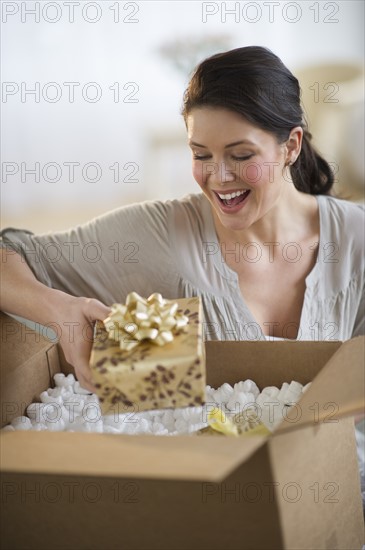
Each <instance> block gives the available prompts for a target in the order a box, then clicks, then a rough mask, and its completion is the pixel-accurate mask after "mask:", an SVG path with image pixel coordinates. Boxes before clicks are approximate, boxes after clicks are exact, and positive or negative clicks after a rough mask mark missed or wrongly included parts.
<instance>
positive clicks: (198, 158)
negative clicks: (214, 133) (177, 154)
mask: <svg viewBox="0 0 365 550" xmlns="http://www.w3.org/2000/svg"><path fill="white" fill-rule="evenodd" d="M209 158H211V157H210V156H209V155H205V156H201V155H193V159H194V160H206V159H209Z"/></svg>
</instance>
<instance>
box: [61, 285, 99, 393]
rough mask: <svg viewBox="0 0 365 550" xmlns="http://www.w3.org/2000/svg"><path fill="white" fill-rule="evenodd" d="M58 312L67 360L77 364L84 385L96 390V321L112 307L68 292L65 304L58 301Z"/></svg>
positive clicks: (75, 366) (62, 345)
mask: <svg viewBox="0 0 365 550" xmlns="http://www.w3.org/2000/svg"><path fill="white" fill-rule="evenodd" d="M65 296H67V298H64V297H65ZM58 301H59V300H58ZM57 312H58V315H57V324H58V326H59V327H60V329H61V330H60V339H59V344H60V345H61V347H62V351H63V353H64V355H65V358H66V361H67V362H68V363H70V364H71V365H72V366H73V367H74V369H75V372H76V377H77V379H78V381H79V382H80V384H81V386H82V387H83V388H86V389H88V390H89V391H91V392H93V393H94V392H95V386H94V385H93V382H92V377H91V370H90V367H89V361H90V353H91V348H92V341H93V332H94V323H95V321H96V320H97V319H100V320H103V319H105V318H106V317H107V316H108V315H109V313H110V308H109V307H107V306H106V305H104V304H103V303H102V302H99V300H95V299H92V298H75V297H73V296H68V295H65V294H64V295H63V300H62V301H61V304H60V303H58V307H57Z"/></svg>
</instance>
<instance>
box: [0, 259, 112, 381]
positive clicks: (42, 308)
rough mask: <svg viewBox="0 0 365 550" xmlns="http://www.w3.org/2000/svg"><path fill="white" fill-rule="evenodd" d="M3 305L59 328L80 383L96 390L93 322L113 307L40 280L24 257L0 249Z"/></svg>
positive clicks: (7, 308)
mask: <svg viewBox="0 0 365 550" xmlns="http://www.w3.org/2000/svg"><path fill="white" fill-rule="evenodd" d="M0 253H1V292H0V308H1V309H2V310H3V311H6V312H8V313H13V314H14V315H20V316H22V317H25V318H27V319H31V320H33V321H35V322H38V323H41V324H42V325H47V324H49V323H56V326H57V327H59V336H60V340H59V342H60V345H61V347H62V349H63V352H64V354H65V358H66V360H67V361H68V362H69V363H70V364H71V365H73V366H74V368H75V371H76V376H77V378H78V380H79V382H80V384H81V385H82V386H83V387H85V388H87V389H89V390H91V391H94V387H93V384H92V380H91V372H90V369H89V358H90V351H91V345H92V342H91V338H90V334H91V333H92V332H91V331H92V326H93V322H94V321H95V320H96V319H105V318H106V317H107V316H108V314H109V311H110V308H108V307H107V306H105V305H104V304H103V303H101V302H99V300H95V299H89V298H83V297H81V298H78V297H74V296H71V295H69V294H66V293H65V292H61V291H60V290H55V289H53V288H49V287H47V286H45V285H44V284H42V283H41V282H39V281H38V280H37V279H36V277H35V276H34V274H33V273H32V271H31V269H30V268H29V266H28V265H27V263H26V262H25V261H24V259H23V258H22V257H21V256H20V255H19V254H17V253H16V252H14V251H9V250H6V249H0Z"/></svg>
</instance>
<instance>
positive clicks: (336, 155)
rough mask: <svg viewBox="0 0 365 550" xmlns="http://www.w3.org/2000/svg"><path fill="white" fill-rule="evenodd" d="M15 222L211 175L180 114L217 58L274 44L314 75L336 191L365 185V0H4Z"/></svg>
mask: <svg viewBox="0 0 365 550" xmlns="http://www.w3.org/2000/svg"><path fill="white" fill-rule="evenodd" d="M1 10H2V13H1V19H2V23H1V25H2V53H1V56H2V57H1V68H2V81H3V82H2V102H1V115H2V123H1V137H2V144H1V157H2V158H1V167H2V182H1V218H2V227H7V226H13V227H21V228H28V229H30V230H32V231H34V232H46V231H53V230H60V229H66V228H67V227H69V226H71V225H75V224H78V223H82V222H84V221H87V220H88V219H90V218H92V217H94V216H96V215H98V214H101V213H103V212H105V211H107V210H109V209H112V208H115V207H117V206H120V205H124V204H128V203H130V202H134V201H141V200H146V199H154V198H158V199H167V198H173V197H181V196H183V195H185V194H187V193H189V192H198V191H199V188H198V186H197V184H196V183H195V181H194V180H193V177H192V175H191V168H190V164H191V161H190V150H189V149H188V147H187V138H186V133H185V127H184V123H183V120H182V118H181V116H180V114H179V111H180V107H181V101H182V95H183V92H184V89H185V87H186V85H187V82H188V78H189V74H190V72H191V71H192V69H193V68H194V66H195V64H196V63H197V62H199V61H200V60H202V59H203V58H204V57H206V56H208V55H211V54H213V53H217V52H218V51H224V50H227V49H230V48H235V47H240V46H246V45H262V46H266V47H269V48H270V49H271V50H273V51H274V52H275V53H276V54H277V55H279V57H281V59H282V60H283V61H284V63H285V64H286V65H287V66H288V67H289V68H290V69H291V70H292V71H293V72H294V74H295V75H296V76H297V77H298V78H299V79H300V82H301V84H302V90H303V101H304V106H305V110H306V112H307V116H308V119H309V123H310V129H311V130H312V133H313V135H314V141H315V144H316V145H317V146H318V148H319V149H320V151H321V152H322V153H323V154H325V155H326V156H327V158H328V160H329V161H331V162H332V163H334V164H333V165H334V167H335V171H336V180H337V182H336V190H337V191H338V192H339V193H341V195H342V196H344V197H346V198H349V199H351V200H355V201H363V197H364V184H363V181H364V104H363V101H364V79H363V67H364V65H363V63H364V60H363V52H364V41H363V24H364V3H363V1H362V0H361V1H360V0H359V1H353V0H345V1H336V2H327V1H319V2H314V1H313V2H311V1H298V2H286V1H281V2H279V1H276V2H270V1H268V2H195V1H174V2H170V1H141V2H117V1H113V2H108V1H98V2H88V1H82V0H79V1H78V2H63V1H59V2H44V1H43V2H2V3H1Z"/></svg>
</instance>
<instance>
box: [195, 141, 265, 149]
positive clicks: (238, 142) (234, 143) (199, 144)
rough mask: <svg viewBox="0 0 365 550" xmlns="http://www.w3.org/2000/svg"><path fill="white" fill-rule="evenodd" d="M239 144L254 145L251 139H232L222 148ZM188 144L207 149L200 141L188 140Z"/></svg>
mask: <svg viewBox="0 0 365 550" xmlns="http://www.w3.org/2000/svg"><path fill="white" fill-rule="evenodd" d="M241 144H247V145H255V144H254V143H253V142H252V141H249V140H248V139H242V140H240V141H234V142H233V143H228V145H225V146H224V148H225V149H228V147H234V146H235V145H241ZM189 145H195V147H202V148H203V149H207V147H206V146H205V145H202V144H201V143H196V142H195V141H190V142H189Z"/></svg>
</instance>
